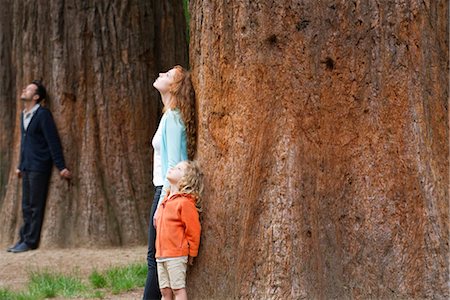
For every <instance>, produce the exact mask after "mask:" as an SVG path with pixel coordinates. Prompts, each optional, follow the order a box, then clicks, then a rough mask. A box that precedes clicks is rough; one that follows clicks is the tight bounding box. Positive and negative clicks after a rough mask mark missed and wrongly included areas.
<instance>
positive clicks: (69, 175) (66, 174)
mask: <svg viewBox="0 0 450 300" xmlns="http://www.w3.org/2000/svg"><path fill="white" fill-rule="evenodd" d="M59 175H61V177H62V178H65V179H70V178H72V173H70V171H69V170H68V169H64V170H62V171H61V172H59Z"/></svg>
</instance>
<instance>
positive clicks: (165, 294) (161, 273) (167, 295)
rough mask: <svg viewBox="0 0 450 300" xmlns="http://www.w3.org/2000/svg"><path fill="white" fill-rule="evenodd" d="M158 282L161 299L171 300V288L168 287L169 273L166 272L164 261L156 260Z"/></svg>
mask: <svg viewBox="0 0 450 300" xmlns="http://www.w3.org/2000/svg"><path fill="white" fill-rule="evenodd" d="M156 267H157V269H158V282H159V288H160V289H161V295H162V299H164V300H172V289H171V288H170V281H169V273H168V272H167V264H166V262H157V263H156Z"/></svg>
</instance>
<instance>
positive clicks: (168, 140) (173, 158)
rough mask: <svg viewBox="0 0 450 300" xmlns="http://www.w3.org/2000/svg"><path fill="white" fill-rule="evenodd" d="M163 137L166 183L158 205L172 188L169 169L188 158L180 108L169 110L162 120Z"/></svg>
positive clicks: (163, 162) (163, 170) (162, 150)
mask: <svg viewBox="0 0 450 300" xmlns="http://www.w3.org/2000/svg"><path fill="white" fill-rule="evenodd" d="M160 126H161V131H162V139H161V166H162V168H161V170H162V176H163V178H164V185H163V188H162V191H161V197H160V198H159V202H158V206H159V204H160V203H161V202H162V200H163V199H164V197H165V196H166V193H167V191H168V190H169V189H170V184H169V181H168V180H167V171H168V170H169V169H170V168H172V167H174V166H175V165H176V164H178V163H179V162H180V161H183V160H187V159H188V156H187V137H186V127H185V126H184V123H183V119H182V118H181V113H180V111H179V110H178V109H175V110H172V109H169V110H167V111H166V112H165V113H164V114H163V116H162V118H161V121H160Z"/></svg>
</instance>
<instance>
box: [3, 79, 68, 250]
mask: <svg viewBox="0 0 450 300" xmlns="http://www.w3.org/2000/svg"><path fill="white" fill-rule="evenodd" d="M46 96H47V92H46V90H45V87H44V86H43V85H42V83H41V82H40V81H38V80H35V81H33V82H32V83H30V84H29V85H27V86H26V87H25V88H24V89H23V90H22V95H21V97H20V98H21V100H22V101H23V103H24V106H25V109H24V110H23V112H22V114H21V118H20V119H21V122H20V123H21V133H22V135H21V146H20V162H19V167H18V168H17V170H16V173H17V176H18V177H19V178H20V177H21V178H22V214H23V225H22V227H21V228H20V240H19V242H18V243H17V244H16V245H14V246H13V247H10V248H8V250H7V251H8V252H13V253H19V252H24V251H28V250H32V249H36V248H37V247H38V246H39V240H40V235H41V227H42V221H43V219H44V211H45V202H46V199H47V191H48V184H49V181H50V175H51V171H52V167H53V164H55V165H56V167H57V168H58V169H59V170H60V173H59V174H60V175H61V177H63V178H66V179H70V177H71V173H70V171H69V170H68V169H67V168H66V165H65V162H64V156H63V152H62V147H61V142H60V139H59V136H58V131H57V130H56V125H55V122H54V121H53V117H52V114H51V113H50V111H49V110H48V109H46V108H44V107H42V106H41V105H40V104H39V103H40V102H41V101H42V100H44V99H45V98H46Z"/></svg>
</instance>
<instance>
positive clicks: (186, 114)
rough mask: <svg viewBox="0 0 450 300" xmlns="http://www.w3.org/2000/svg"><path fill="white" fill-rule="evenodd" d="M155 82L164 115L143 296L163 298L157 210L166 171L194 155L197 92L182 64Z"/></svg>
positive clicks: (155, 162) (159, 132)
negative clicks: (157, 239)
mask: <svg viewBox="0 0 450 300" xmlns="http://www.w3.org/2000/svg"><path fill="white" fill-rule="evenodd" d="M153 86H154V87H155V88H156V89H157V90H158V91H159V93H160V94H161V99H162V102H163V105H164V108H163V112H164V114H163V116H162V118H161V121H160V122H159V126H158V129H157V131H156V133H155V135H154V137H153V140H152V146H153V149H154V152H153V184H154V185H155V195H154V197H153V203H152V208H151V213H150V222H149V223H150V224H149V230H148V254H147V262H148V274H147V282H146V284H145V290H144V298H143V299H144V300H148V299H161V293H160V290H159V286H158V277H157V270H156V260H155V238H156V231H155V227H154V221H153V219H154V216H155V212H156V210H157V208H158V206H159V203H160V202H161V201H162V199H163V198H164V196H165V195H166V192H167V191H168V189H169V187H170V185H169V182H168V180H167V178H166V175H167V172H168V170H169V169H170V168H171V167H174V166H175V165H176V164H178V163H179V162H180V161H184V160H187V159H193V157H194V151H195V94H194V89H193V87H192V82H191V76H190V73H189V72H188V71H186V70H185V69H184V68H182V67H181V66H175V67H173V68H172V69H170V70H169V71H168V72H166V73H160V74H159V77H158V78H157V79H156V80H155V82H154V83H153Z"/></svg>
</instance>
